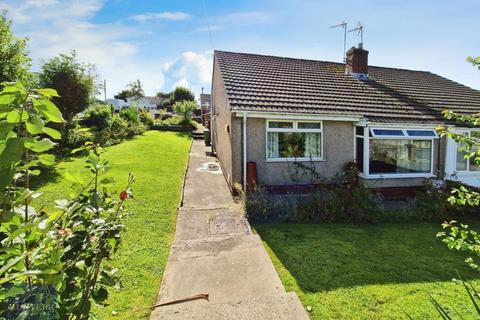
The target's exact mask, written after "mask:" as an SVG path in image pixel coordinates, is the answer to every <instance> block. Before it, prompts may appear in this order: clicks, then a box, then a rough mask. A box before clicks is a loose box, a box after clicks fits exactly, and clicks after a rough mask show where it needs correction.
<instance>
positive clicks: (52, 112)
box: [32, 98, 64, 123]
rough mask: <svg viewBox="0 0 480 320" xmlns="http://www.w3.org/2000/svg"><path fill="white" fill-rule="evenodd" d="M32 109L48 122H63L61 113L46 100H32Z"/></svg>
mask: <svg viewBox="0 0 480 320" xmlns="http://www.w3.org/2000/svg"><path fill="white" fill-rule="evenodd" d="M32 101H33V106H34V108H35V109H36V110H37V111H38V112H40V113H41V114H42V115H43V116H44V117H46V118H47V119H48V121H51V122H55V123H62V122H64V120H63V116H62V113H61V112H60V110H58V108H57V106H56V105H55V104H54V103H53V102H51V101H50V100H48V99H46V98H42V99H33V100H32Z"/></svg>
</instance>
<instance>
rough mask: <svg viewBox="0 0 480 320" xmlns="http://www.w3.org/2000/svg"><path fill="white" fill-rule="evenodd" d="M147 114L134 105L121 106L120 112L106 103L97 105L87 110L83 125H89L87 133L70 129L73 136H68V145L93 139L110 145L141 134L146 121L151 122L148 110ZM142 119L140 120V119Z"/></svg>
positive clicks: (80, 143)
mask: <svg viewBox="0 0 480 320" xmlns="http://www.w3.org/2000/svg"><path fill="white" fill-rule="evenodd" d="M145 111H146V112H147V113H148V115H147V114H145V113H144V112H143V110H142V111H139V110H138V109H137V108H135V107H127V108H123V109H122V110H121V111H120V113H118V114H117V113H114V112H113V108H112V107H111V106H107V105H97V106H95V107H92V108H90V109H88V110H87V112H86V114H85V118H84V120H83V121H82V123H83V125H86V126H90V127H91V129H92V130H91V131H90V132H89V133H87V132H83V130H81V129H79V128H75V129H73V130H72V134H73V135H74V136H73V137H71V138H70V137H69V138H68V141H69V147H70V148H77V147H79V146H81V145H83V144H84V143H85V142H86V141H94V142H95V143H98V144H100V145H102V146H111V145H114V144H117V143H120V142H121V141H122V140H123V139H125V138H130V137H133V136H135V135H139V134H143V133H144V132H145V131H146V130H147V127H148V126H147V125H144V124H143V123H142V121H145V122H147V123H153V119H152V117H151V115H150V114H149V112H148V110H145ZM141 120H142V121H141Z"/></svg>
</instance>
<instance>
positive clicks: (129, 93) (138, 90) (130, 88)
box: [113, 79, 145, 101]
mask: <svg viewBox="0 0 480 320" xmlns="http://www.w3.org/2000/svg"><path fill="white" fill-rule="evenodd" d="M113 97H114V98H115V99H122V100H124V101H127V98H136V99H140V98H143V97H145V92H144V91H143V86H142V83H141V82H140V80H139V79H137V80H135V81H132V82H130V83H129V84H128V85H127V87H126V89H124V90H122V91H120V92H119V93H117V94H116V95H114V96H113Z"/></svg>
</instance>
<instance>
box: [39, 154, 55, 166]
mask: <svg viewBox="0 0 480 320" xmlns="http://www.w3.org/2000/svg"><path fill="white" fill-rule="evenodd" d="M38 160H40V162H41V163H42V164H44V165H46V166H52V165H54V164H55V156H54V155H53V154H49V153H46V154H41V155H39V156H38Z"/></svg>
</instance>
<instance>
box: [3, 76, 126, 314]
mask: <svg viewBox="0 0 480 320" xmlns="http://www.w3.org/2000/svg"><path fill="white" fill-rule="evenodd" d="M56 95H57V93H56V92H55V91H54V90H52V89H37V90H34V91H27V90H25V88H24V87H23V86H22V85H20V84H7V85H6V87H5V89H4V90H3V91H2V92H0V128H1V130H0V132H1V135H0V145H3V146H4V149H3V152H0V192H1V196H0V241H1V251H0V265H1V268H0V279H1V284H2V286H0V316H1V317H2V318H7V319H59V318H60V319H88V318H89V314H90V308H91V305H92V303H99V304H102V303H104V301H105V299H106V298H107V297H108V291H107V289H106V288H107V287H111V286H116V287H118V284H117V282H116V280H115V277H114V274H115V270H114V269H110V268H108V267H105V266H104V263H103V262H104V261H105V260H108V259H109V258H110V257H111V255H112V254H113V253H114V252H115V251H116V249H117V248H118V245H119V242H120V239H121V231H122V230H123V227H124V224H123V219H124V217H125V213H124V207H123V204H124V201H125V200H126V199H127V198H128V197H129V195H130V189H129V188H130V185H131V184H132V183H133V180H134V179H133V177H132V176H131V175H129V179H128V183H127V187H126V189H124V191H122V192H121V193H120V195H119V198H117V197H116V196H114V195H112V194H111V193H109V192H108V191H107V187H108V184H110V183H111V182H112V179H111V178H109V177H106V176H104V174H105V173H106V172H107V171H108V169H109V167H108V162H107V161H106V160H104V159H102V156H101V149H100V148H99V147H98V146H97V145H93V144H91V143H87V144H86V146H85V147H84V148H82V150H85V151H86V152H87V153H88V154H87V156H86V161H85V163H86V167H85V173H87V174H88V177H85V175H84V174H83V172H67V173H66V174H65V178H66V179H68V180H69V181H71V182H72V183H73V186H72V192H71V198H70V199H69V200H58V201H56V209H54V210H52V211H51V212H46V211H45V210H44V209H43V208H41V209H38V210H37V209H35V207H34V206H32V204H33V203H34V202H35V199H37V198H38V197H40V196H41V193H39V192H35V191H34V190H32V186H31V185H30V177H31V176H36V175H39V174H40V173H41V172H40V170H38V167H39V166H51V165H53V164H54V163H55V157H54V156H53V155H52V154H49V153H46V152H47V151H49V150H51V149H52V148H53V147H54V146H55V143H54V142H53V141H52V140H50V139H49V138H46V137H43V138H41V136H44V135H48V136H50V137H51V138H52V139H55V140H58V139H60V138H61V136H60V134H59V132H58V131H56V130H54V129H52V128H50V127H47V126H46V124H48V123H49V122H57V123H61V122H63V118H62V115H61V113H60V111H59V110H58V109H57V107H56V106H55V105H54V104H53V103H52V102H51V101H50V100H49V98H51V97H53V96H56Z"/></svg>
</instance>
